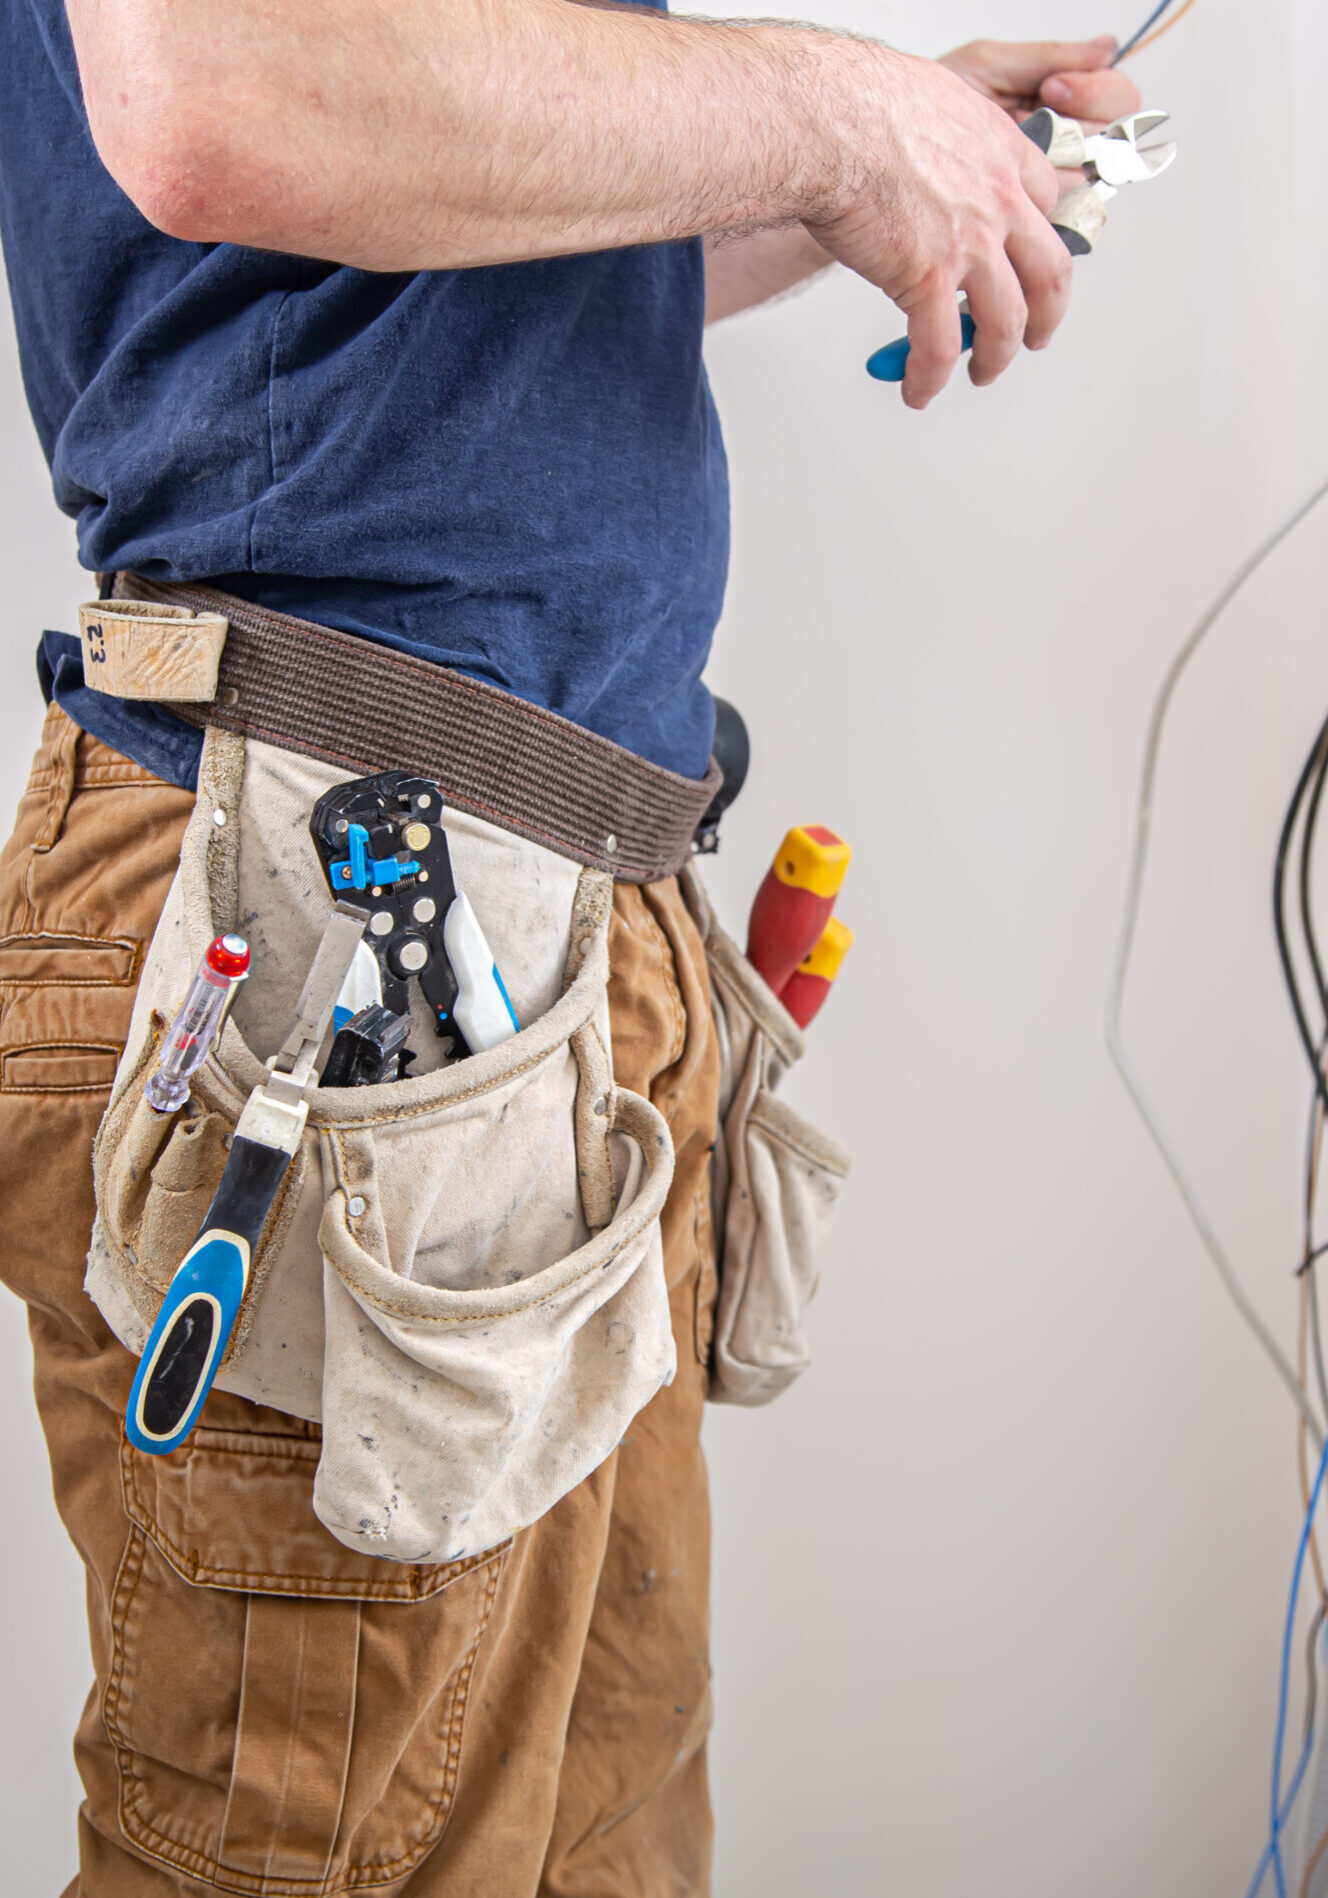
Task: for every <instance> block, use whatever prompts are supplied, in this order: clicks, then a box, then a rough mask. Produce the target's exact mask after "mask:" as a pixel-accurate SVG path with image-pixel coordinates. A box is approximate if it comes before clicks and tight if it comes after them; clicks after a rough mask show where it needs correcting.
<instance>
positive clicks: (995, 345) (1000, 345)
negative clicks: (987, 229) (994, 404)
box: [964, 256, 1028, 389]
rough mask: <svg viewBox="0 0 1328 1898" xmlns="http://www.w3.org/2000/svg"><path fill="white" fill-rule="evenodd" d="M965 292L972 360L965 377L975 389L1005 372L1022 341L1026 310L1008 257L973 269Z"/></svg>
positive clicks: (982, 386) (1026, 318)
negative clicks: (969, 315)
mask: <svg viewBox="0 0 1328 1898" xmlns="http://www.w3.org/2000/svg"><path fill="white" fill-rule="evenodd" d="M964 289H965V290H966V291H967V292H968V307H969V309H970V310H971V311H972V315H973V328H974V335H973V360H972V362H971V363H970V364H969V366H968V373H969V375H970V377H971V378H972V379H973V381H974V382H975V383H976V384H977V385H978V387H979V388H980V389H981V388H984V387H985V386H986V384H987V383H989V382H995V380H996V378H997V376H999V375H1000V373H1001V371H1002V369H1008V368H1009V367H1010V364H1011V363H1012V362H1013V361H1014V358H1015V357H1016V356H1017V355H1018V353H1019V345H1020V344H1021V343H1022V342H1023V340H1024V325H1025V324H1026V322H1027V321H1028V307H1027V305H1026V304H1025V302H1024V295H1023V292H1022V290H1021V289H1020V287H1019V279H1018V277H1017V276H1016V275H1015V272H1014V266H1013V265H1012V264H1011V263H1010V261H1009V259H1008V258H1007V257H1004V256H1002V257H998V258H993V259H992V260H991V261H990V262H989V263H982V264H978V265H975V266H974V268H973V269H972V270H970V272H969V274H968V278H967V281H966V282H965V284H964Z"/></svg>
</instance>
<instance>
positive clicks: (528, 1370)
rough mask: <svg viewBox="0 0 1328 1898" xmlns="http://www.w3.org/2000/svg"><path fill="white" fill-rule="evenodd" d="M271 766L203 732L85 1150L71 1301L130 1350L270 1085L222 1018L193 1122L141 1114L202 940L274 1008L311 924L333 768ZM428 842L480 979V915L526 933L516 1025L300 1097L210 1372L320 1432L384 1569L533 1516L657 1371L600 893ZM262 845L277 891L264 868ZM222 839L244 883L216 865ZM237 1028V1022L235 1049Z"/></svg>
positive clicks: (639, 1137)
mask: <svg viewBox="0 0 1328 1898" xmlns="http://www.w3.org/2000/svg"><path fill="white" fill-rule="evenodd" d="M271 752H272V748H271V747H265V746H261V745H257V744H249V745H246V744H245V743H244V741H242V740H240V739H238V738H233V737H230V736H227V735H223V734H218V733H216V732H209V734H208V738H207V743H206V745H205V749H204V755H203V761H202V765H201V767H200V780H199V784H200V789H199V805H198V808H197V810H196V811H195V814H194V817H193V819H191V822H190V825H189V829H188V831H187V833H186V837H185V843H184V848H183V850H182V854H181V865H180V873H179V875H178V877H177V879H176V883H175V885H174V886H173V888H172V891H171V895H170V897H169V898H168V901H167V904H166V908H165V910H164V912H163V915H162V919H161V923H160V924H159V926H158V930H157V933H156V935H155V937H154V939H153V943H152V946H151V948H150V950H149V952H148V957H147V961H146V964H145V968H144V975H143V980H142V983H141V985H140V992H139V1001H138V1004H137V1006H136V1010H135V1020H134V1026H133V1027H132V1028H131V1031H130V1036H129V1045H128V1048H127V1050H126V1055H125V1059H124V1061H123V1062H122V1064H121V1070H120V1074H119V1076H118V1078H117V1085H116V1089H115V1093H114V1095H113V1098H112V1102H111V1106H110V1108H109V1109H108V1112H107V1115H106V1117H105V1119H104V1121H103V1123H102V1128H101V1131H100V1133H99V1134H98V1138H97V1145H96V1152H95V1156H94V1171H95V1176H96V1184H97V1195H98V1224H97V1230H96V1232H95V1233H94V1238H93V1247H92V1251H91V1253H90V1255H89V1272H88V1288H89V1291H90V1292H91V1293H92V1296H93V1297H94V1299H95V1300H96V1302H97V1303H98V1305H99V1306H100V1308H101V1310H102V1312H103V1313H104V1315H105V1316H106V1318H107V1320H108V1322H109V1323H110V1324H111V1325H112V1328H113V1329H115V1331H116V1332H117V1335H118V1336H119V1337H120V1338H121V1340H122V1342H124V1343H126V1344H127V1345H129V1347H130V1348H131V1349H134V1350H140V1351H141V1349H142V1346H143V1341H144V1338H145V1336H146V1332H147V1329H148V1327H149V1326H150V1324H151V1322H152V1319H153V1316H154V1315H155V1312H156V1309H157V1306H158V1305H159V1303H160V1299H161V1295H162V1292H163V1291H164V1289H165V1287H166V1285H167V1284H169V1282H170V1278H171V1276H172V1274H173V1273H174V1270H175V1268H176V1266H178V1264H179V1262H180V1259H181V1258H182V1257H183V1255H184V1252H185V1251H186V1250H187V1249H188V1246H189V1244H190V1242H191V1241H192V1238H193V1235H194V1233H195V1232H196V1230H197V1228H198V1225H199V1222H200V1221H201V1219H202V1217H203V1214H204V1212H205V1210H206V1207H207V1205H208V1202H209V1200H210V1198H211V1195H212V1192H213V1191H214V1190H215V1187H216V1185H217V1182H218V1180H219V1179H220V1177H221V1173H222V1170H223V1167H224V1164H225V1152H226V1143H227V1140H228V1138H229V1135H230V1133H231V1131H232V1130H233V1128H234V1126H235V1123H236V1121H237V1119H238V1117H239V1113H240V1110H241V1108H242V1107H243V1104H244V1102H245V1100H246V1099H247V1098H248V1095H249V1092H250V1090H251V1089H252V1088H253V1087H254V1086H256V1085H259V1084H261V1083H262V1082H263V1080H264V1079H265V1070H264V1067H263V1065H262V1062H261V1060H260V1059H259V1054H260V1053H261V1052H263V1051H264V1050H263V1045H262V1042H261V1041H260V1042H259V1046H258V1049H257V1051H256V1050H255V1048H254V1047H253V1046H252V1045H251V1044H250V1042H249V1041H247V1040H246V1039H245V1035H244V1034H242V1033H241V1028H240V1026H239V1025H238V1024H237V1021H236V1020H235V1019H234V1018H232V1019H230V1020H228V1021H227V1024H226V1027H225V1029H224V1032H223V1035H222V1038H221V1041H220V1044H219V1047H218V1048H217V1049H216V1050H215V1051H214V1053H213V1055H211V1056H210V1057H209V1059H208V1060H207V1061H206V1062H205V1064H204V1065H203V1067H202V1068H201V1069H200V1070H199V1072H198V1074H197V1075H196V1076H195V1079H194V1085H193V1102H192V1109H191V1114H190V1116H189V1117H185V1116H179V1117H176V1118H175V1119H174V1120H169V1119H168V1120H163V1119H162V1118H161V1117H159V1116H157V1115H155V1114H153V1113H152V1110H151V1109H150V1108H149V1107H148V1106H147V1104H146V1102H145V1101H144V1099H143V1087H144V1085H145V1082H146V1078H147V1075H148V1073H149V1072H150V1071H151V1067H152V1064H153V1058H154V1054H155V1045H156V1042H157V1040H158V1038H159V1036H160V1033H161V1030H162V1027H163V1025H164V1024H165V1022H166V1021H167V1020H168V1019H169V1017H170V1015H171V1013H172V1011H173V1008H174V1006H175V1005H176V1004H177V1003H178V1000H179V999H180V994H181V991H182V988H183V986H184V985H185V984H186V983H187V981H188V977H189V974H190V972H191V971H192V969H193V968H194V967H195V966H196V964H197V960H198V957H199V955H201V953H202V949H203V947H204V946H205V945H206V943H207V942H208V941H209V940H210V939H211V937H212V936H213V935H214V934H215V933H217V931H219V930H222V929H226V928H230V927H234V926H235V921H236V917H237V914H238V916H239V917H240V920H241V922H242V924H243V926H244V927H245V930H246V933H247V934H249V935H250V936H251V939H252V938H253V937H254V936H255V935H257V936H258V938H259V939H260V940H261V941H262V942H263V944H264V947H263V954H262V957H261V959H260V957H259V955H258V953H257V951H256V953H255V974H254V976H253V978H252V981H253V983H254V984H255V985H257V984H259V983H261V982H262V981H263V979H264V969H265V968H266V967H269V966H270V967H271V968H272V969H273V976H272V980H273V981H275V982H282V983H285V984H286V986H287V987H290V986H291V980H292V975H293V971H292V969H291V967H290V966H289V965H290V961H291V958H290V957H289V955H287V954H286V952H285V944H286V941H287V940H288V938H289V935H290V934H292V933H297V932H301V931H302V934H303V941H304V943H306V944H307V943H308V942H310V941H316V938H317V933H318V927H319V924H318V918H319V916H320V915H325V914H326V913H327V910H328V907H329V903H330V899H329V898H328V897H327V895H326V891H325V889H324V888H323V886H322V883H321V875H320V873H319V871H318V868H317V863H316V861H315V860H314V858H313V849H312V844H311V843H309V840H308V838H307V833H306V832H305V830H304V824H305V823H306V822H307V815H308V812H309V810H310V809H311V808H312V805H313V803H314V802H315V801H316V799H317V797H318V796H319V795H320V794H321V792H322V790H324V789H326V788H327V785H328V783H330V782H335V781H336V780H337V778H339V777H342V776H344V775H345V774H343V773H337V772H335V771H334V770H333V769H332V768H331V767H329V766H325V765H322V764H319V763H318V762H317V761H315V760H305V759H295V758H293V757H292V756H291V754H288V753H276V754H273V756H274V758H275V760H276V763H275V764H274V766H273V768H272V770H271V771H267V769H266V766H265V758H266V756H267V755H268V754H270V753H271ZM218 814H219V815H218ZM446 821H447V825H448V831H449V839H450V840H451V841H452V842H453V851H454V860H456V861H457V863H458V882H459V884H460V885H461V887H462V888H466V889H467V890H468V892H469V893H470V894H471V897H472V901H473V902H474V903H475V906H476V909H477V910H478V911H479V912H480V915H481V921H482V923H484V924H485V926H486V927H487V928H489V929H490V933H491V940H493V942H494V946H495V950H496V952H497V954H498V956H499V958H500V961H502V960H504V958H505V955H506V951H505V945H504V937H503V934H502V931H501V929H499V928H495V927H493V924H492V922H491V920H490V916H489V915H486V913H485V907H484V906H485V902H486V898H487V899H489V900H490V901H491V902H495V901H496V902H497V904H498V908H499V911H500V913H501V909H502V902H503V901H506V902H507V904H508V911H507V914H508V917H509V919H510V922H511V925H512V927H513V930H514V934H515V932H516V931H517V930H519V928H520V926H521V925H523V924H524V926H525V929H526V936H527V938H532V937H540V935H541V931H542V942H543V947H542V948H540V947H539V943H538V942H536V943H534V945H533V946H532V943H531V941H530V940H527V941H526V942H525V944H524V945H519V946H518V948H517V949H514V950H513V951H512V952H511V956H510V960H509V966H510V967H513V968H515V969H516V971H517V976H516V979H515V980H513V979H511V978H510V977H509V987H510V988H511V991H512V994H513V1000H514V1004H515V1006H516V1008H517V1011H518V1014H519V1015H520V1017H521V1019H522V1020H523V1021H524V1022H526V1026H524V1027H523V1028H522V1029H521V1031H520V1032H519V1033H518V1034H516V1035H515V1036H513V1037H512V1038H511V1039H510V1040H508V1041H506V1042H504V1043H502V1044H501V1045H500V1046H498V1047H496V1048H490V1049H488V1050H486V1051H484V1052H482V1053H480V1054H477V1055H474V1056H472V1057H471V1058H470V1059H468V1060H466V1061H463V1062H459V1063H456V1064H454V1065H453V1066H451V1067H447V1068H442V1069H438V1070H435V1071H434V1072H432V1073H425V1074H422V1075H418V1076H415V1077H412V1078H410V1079H407V1080H404V1081H398V1082H394V1083H392V1084H390V1085H383V1086H373V1087H358V1088H337V1089H327V1090H317V1089H315V1090H314V1091H313V1093H312V1094H311V1096H310V1112H309V1120H308V1126H307V1129H306V1132H305V1136H304V1139H303V1142H302V1144H301V1147H300V1149H299V1151H298V1152H297V1154H296V1157H295V1160H294V1161H293V1163H292V1166H291V1168H290V1171H289V1173H288V1174H287V1176H286V1180H285V1182H284V1183H283V1187H282V1189H281V1192H280V1194H279V1195H278V1199H277V1201H276V1203H275V1205H274V1208H273V1212H272V1215H271V1217H270V1218H269V1221H268V1224H267V1226H266V1228H265V1230H264V1233H263V1235H262V1237H261V1239H260V1242H259V1244H258V1246H257V1247H256V1248H255V1252H254V1261H253V1267H252V1272H251V1277H250V1282H249V1286H248V1290H247V1292H246V1296H245V1300H244V1304H243V1306H242V1308H241V1313H240V1318H239V1322H238V1323H237V1326H236V1330H235V1333H234V1336H233V1338H232V1340H231V1342H230V1346H229V1349H228V1353H227V1356H226V1358H225V1359H224V1361H223V1364H222V1367H221V1370H220V1372H219V1374H218V1378H217V1383H218V1386H219V1387H220V1388H223V1389H226V1390H231V1391H234V1392H236V1393H238V1394H239V1395H241V1396H243V1397H247V1398H250V1399H251V1400H253V1401H255V1402H257V1403H261V1404H265V1405H270V1406H272V1407H274V1408H275V1409H277V1410H280V1411H284V1412H286V1413H287V1414H290V1415H293V1416H297V1417H305V1418H308V1419H311V1420H316V1421H318V1422H320V1423H321V1424H322V1426H323V1447H322V1456H321V1463H320V1467H319V1473H318V1480H317V1483H316V1485H315V1489H314V1508H315V1510H316V1511H317V1513H318V1515H319V1517H320V1518H321V1519H322V1521H323V1522H324V1523H325V1524H326V1525H327V1526H328V1527H329V1528H330V1529H331V1530H332V1532H333V1534H334V1535H335V1536H336V1537H337V1538H338V1539H339V1540H340V1541H341V1542H342V1543H344V1544H345V1545H346V1546H347V1547H348V1548H351V1549H355V1550H360V1551H363V1552H364V1554H366V1555H368V1556H374V1557H387V1558H389V1559H391V1560H394V1561H398V1562H406V1563H420V1562H426V1561H427V1562H433V1563H439V1562H449V1561H453V1560H456V1559H460V1558H462V1557H463V1556H465V1555H468V1554H472V1553H476V1552H478V1551H481V1550H483V1549H485V1548H490V1547H493V1546H495V1545H496V1544H497V1543H499V1542H501V1541H502V1540H504V1539H505V1538H506V1537H507V1536H509V1535H510V1534H511V1533H512V1531H513V1530H515V1529H517V1528H519V1527H521V1526H523V1525H524V1524H526V1523H529V1522H532V1521H534V1520H535V1519H536V1518H537V1517H538V1516H540V1515H542V1514H544V1512H545V1511H546V1510H547V1509H549V1508H550V1507H552V1505H553V1504H554V1503H555V1502H556V1501H557V1500H558V1499H559V1497H560V1496H562V1495H563V1494H565V1493H566V1491H567V1490H569V1489H571V1488H572V1487H573V1486H574V1485H575V1484H576V1483H578V1482H579V1481H580V1480H581V1478H582V1477H584V1476H586V1475H588V1474H589V1473H590V1471H591V1470H593V1469H594V1468H596V1467H597V1465H598V1464H599V1463H600V1462H602V1461H603V1459H604V1458H605V1457H606V1456H607V1455H608V1454H609V1452H610V1451H611V1450H612V1449H613V1447H614V1445H615V1444H616V1443H617V1442H618V1441H619V1440H620V1438H621V1437H622V1435H623V1432H624V1431H625V1430H626V1428H627V1426H628V1424H629V1423H630V1421H631V1418H632V1417H633V1416H634V1415H635V1414H636V1412H637V1411H638V1410H640V1409H641V1408H642V1406H643V1405H644V1404H645V1403H647V1402H648V1401H649V1399H650V1398H651V1397H652V1396H653V1395H654V1393H655V1391H656V1390H657V1389H658V1388H659V1386H660V1385H661V1384H662V1383H665V1382H667V1381H668V1379H669V1378H670V1377H671V1376H672V1374H673V1369H674V1347H673V1338H672V1330H671V1326H670V1322H669V1309H668V1297H667V1291H666V1287H665V1283H664V1274H663V1265H662V1257H661V1248H660V1241H659V1233H658V1220H659V1213H660V1209H661V1207H662V1205H663V1201H664V1197H665V1194H666V1192H667V1190H668V1184H669V1180H670V1178H671V1174H672V1147H671V1143H670V1140H669V1136H668V1131H667V1128H666V1127H665V1124H664V1122H663V1121H662V1120H661V1119H660V1117H659V1115H658V1114H657V1113H656V1112H655V1110H654V1109H653V1108H652V1107H650V1106H649V1105H648V1104H647V1103H646V1102H645V1101H643V1100H641V1099H639V1098H638V1097H637V1096H635V1095H633V1094H630V1093H627V1092H626V1091H624V1090H622V1089H618V1088H615V1087H614V1085H613V1082H612V1070H611V1061H610V1056H609V1049H608V1014H607V984H608V947H607V939H608V922H609V913H610V907H611V902H612V883H611V880H610V879H609V878H608V877H607V876H604V875H603V874H602V873H600V872H598V871H590V870H584V871H582V870H579V869H578V867H577V866H576V865H574V864H571V863H569V862H568V861H567V860H566V859H558V858H554V857H553V856H552V853H549V852H546V851H542V850H541V849H540V848H539V846H537V845H533V844H527V843H524V842H522V841H521V840H516V839H512V838H511V837H510V836H508V834H507V833H501V832H497V831H494V830H493V827H491V826H488V825H485V824H483V823H482V821H481V820H479V819H475V818H458V819H456V822H455V827H454V824H453V819H452V817H451V815H450V814H449V817H448V819H447V820H446ZM269 837H270V838H271V839H274V841H273V842H272V844H271V850H272V854H273V858H274V859H275V861H276V863H277V864H278V865H279V867H280V876H279V877H276V878H274V877H273V870H272V867H271V865H270V864H269V859H268V858H267V857H266V856H261V853H262V852H263V851H264V850H265V849H267V848H268V839H269ZM237 838H243V839H244V840H245V842H244V844H243V845H242V848H243V849H249V850H251V851H252V852H255V853H260V856H261V861H260V860H259V857H257V856H256V857H255V858H253V859H251V860H250V861H249V862H248V864H247V865H246V862H245V861H244V860H243V859H242V858H241V859H239V860H238V861H237V855H236V850H235V840H236V839H237ZM301 840H303V847H304V848H305V849H306V850H307V854H308V858H309V861H308V863H307V864H306V863H305V862H304V859H303V857H302V856H301V854H300V850H301ZM513 852H520V853H524V854H522V855H519V856H513V854H512V853H513ZM463 858H464V859H465V860H464V861H463V860H462V859H463ZM546 859H547V861H546ZM256 863H257V864H258V867H257V868H256ZM274 880H275V881H277V882H279V884H280V888H281V891H282V900H284V901H286V902H287V903H291V902H293V901H295V899H296V898H298V897H299V896H300V893H301V892H305V893H306V894H307V897H308V904H307V909H306V910H302V911H301V912H300V916H299V917H298V918H296V917H292V920H291V923H290V928H289V930H287V929H285V928H284V927H283V930H282V931H280V932H276V933H269V934H267V935H266V936H264V930H265V929H267V930H268V931H270V929H271V925H270V915H271V911H270V910H269V912H268V915H269V922H268V923H267V924H260V925H259V926H257V927H256V926H255V923H254V922H251V920H250V913H249V907H248V905H249V903H250V897H249V896H248V895H247V894H246V892H247V891H248V892H252V891H253V890H254V888H255V887H257V889H258V891H259V893H260V895H261V892H262V890H263V889H264V888H265V887H267V885H268V884H269V883H270V882H272V881H274ZM504 891H506V892H507V895H506V897H505V898H504V895H503V893H504ZM292 893H294V894H292ZM536 921H538V923H539V928H536V927H535V923H536ZM537 949H538V954H536V950H537ZM311 954H312V951H309V955H310V956H311ZM523 956H524V958H525V959H524V961H523V960H522V957H523ZM295 960H296V967H297V968H298V967H302V966H307V961H305V962H303V963H301V962H300V961H299V959H298V958H296V959H295ZM551 972H552V980H550V975H551ZM504 973H505V974H507V969H506V968H505V971H504ZM296 986H298V984H296ZM559 988H561V993H559ZM532 996H533V997H534V998H535V1007H534V1009H533V1011H532V1009H531V1007H530V1003H529V998H530V997H532ZM257 999H260V1000H261V998H257ZM239 1012H240V1011H239V1010H238V1009H237V1010H236V1014H238V1013H239ZM268 1013H269V1015H270V1014H271V1013H272V1011H271V1010H270V1009H269V1011H268ZM262 1020H263V1011H262V1009H255V1010H253V1011H251V1013H250V1014H249V1015H248V1016H246V1017H245V1029H246V1032H247V1033H250V1034H254V1033H255V1029H254V1027H253V1024H254V1023H256V1022H257V1023H261V1022H262ZM279 1032H284V1024H283V1027H282V1028H281V1030H280V1031H279ZM206 1420H207V1412H206V1410H205V1411H204V1413H203V1421H204V1423H206Z"/></svg>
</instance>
